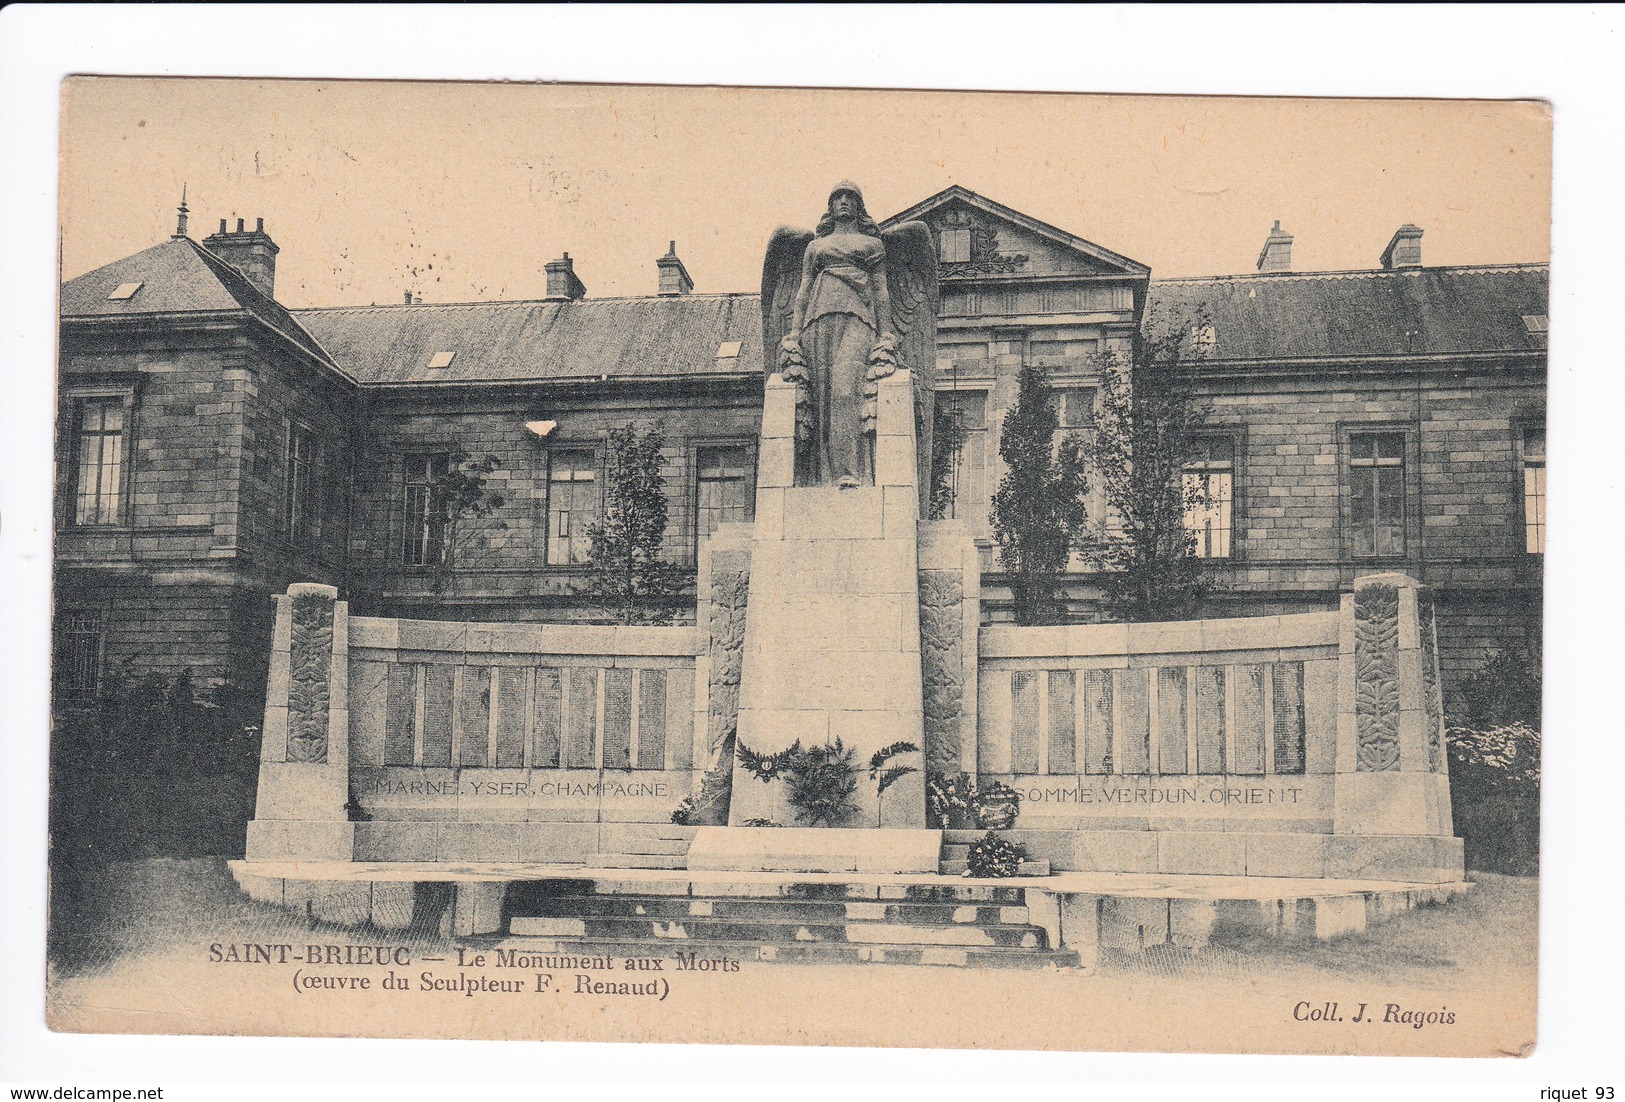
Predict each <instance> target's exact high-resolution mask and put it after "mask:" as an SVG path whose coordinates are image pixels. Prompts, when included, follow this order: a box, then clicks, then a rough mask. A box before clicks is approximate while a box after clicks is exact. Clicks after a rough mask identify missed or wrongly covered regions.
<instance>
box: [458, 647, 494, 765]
mask: <svg viewBox="0 0 1625 1102" xmlns="http://www.w3.org/2000/svg"><path fill="white" fill-rule="evenodd" d="M457 720H458V727H459V734H460V735H461V736H462V737H461V742H460V744H459V746H458V749H457V760H458V762H459V763H460V764H462V765H467V766H472V767H474V768H477V769H478V768H484V766H485V763H486V759H487V758H488V757H489V756H490V753H491V667H490V666H466V667H464V669H463V688H462V692H461V693H459V694H458V701H457Z"/></svg>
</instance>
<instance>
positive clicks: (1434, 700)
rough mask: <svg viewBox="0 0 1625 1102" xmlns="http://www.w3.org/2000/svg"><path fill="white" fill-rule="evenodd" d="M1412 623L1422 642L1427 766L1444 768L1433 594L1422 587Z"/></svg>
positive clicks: (1442, 709) (1442, 717)
mask: <svg viewBox="0 0 1625 1102" xmlns="http://www.w3.org/2000/svg"><path fill="white" fill-rule="evenodd" d="M1416 626H1417V631H1418V633H1419V634H1420V636H1421V642H1422V707H1423V709H1424V710H1425V711H1426V713H1427V751H1428V767H1429V768H1430V769H1432V770H1433V772H1435V773H1443V772H1446V766H1445V752H1444V702H1443V700H1442V699H1441V697H1440V693H1439V645H1438V629H1437V627H1436V625H1435V618H1434V614H1433V594H1431V593H1428V592H1426V591H1423V592H1421V593H1418V594H1417V597H1416Z"/></svg>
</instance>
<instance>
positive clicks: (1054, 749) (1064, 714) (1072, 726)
mask: <svg viewBox="0 0 1625 1102" xmlns="http://www.w3.org/2000/svg"><path fill="white" fill-rule="evenodd" d="M1076 695H1077V680H1076V677H1075V675H1074V674H1073V672H1072V671H1071V670H1051V671H1050V672H1049V771H1050V772H1051V773H1076V772H1077V771H1078V751H1077V739H1078V727H1077V717H1076V715H1075V711H1076V704H1075V698H1076Z"/></svg>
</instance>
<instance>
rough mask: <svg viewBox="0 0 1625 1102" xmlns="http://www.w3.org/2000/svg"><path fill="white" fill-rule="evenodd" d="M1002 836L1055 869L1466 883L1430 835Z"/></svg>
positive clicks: (953, 840) (965, 833) (962, 836)
mask: <svg viewBox="0 0 1625 1102" xmlns="http://www.w3.org/2000/svg"><path fill="white" fill-rule="evenodd" d="M984 833H985V832H984V831H972V830H950V831H947V832H946V836H945V841H946V842H947V843H948V845H949V846H956V845H964V844H968V843H970V842H974V841H975V840H976V839H978V838H980V837H981V836H982V835H983V834H984ZM1000 835H1001V837H1004V838H1007V839H1009V840H1010V841H1012V842H1016V843H1018V844H1020V845H1021V846H1022V847H1023V848H1024V849H1025V850H1026V852H1027V856H1028V857H1029V858H1030V859H1033V860H1036V861H1047V862H1049V864H1050V867H1051V869H1053V870H1054V871H1056V872H1124V873H1141V874H1170V875H1189V876H1274V877H1287V878H1291V879H1303V880H1324V879H1330V880H1391V881H1398V882H1401V883H1411V884H1452V883H1456V882H1457V881H1460V880H1461V879H1462V877H1463V869H1464V866H1463V863H1462V846H1461V839H1460V838H1450V837H1439V836H1432V835H1403V834H1315V833H1309V832H1303V831H1277V830H1127V829H1123V830H1022V829H1020V828H1017V829H1015V830H1010V831H1001V832H1000Z"/></svg>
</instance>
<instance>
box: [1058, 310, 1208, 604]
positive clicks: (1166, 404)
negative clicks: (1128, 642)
mask: <svg viewBox="0 0 1625 1102" xmlns="http://www.w3.org/2000/svg"><path fill="white" fill-rule="evenodd" d="M1211 333H1212V327H1211V326H1210V325H1209V324H1208V322H1207V320H1206V317H1205V315H1202V314H1200V313H1199V314H1198V315H1197V316H1196V317H1195V318H1194V319H1191V320H1186V319H1184V318H1179V319H1175V320H1174V321H1173V322H1171V323H1169V324H1160V325H1159V324H1157V323H1155V322H1149V323H1148V324H1147V331H1146V332H1145V333H1142V335H1141V338H1140V340H1139V341H1138V343H1137V347H1136V350H1135V354H1134V355H1133V356H1132V357H1131V358H1127V359H1125V358H1124V357H1121V356H1111V355H1108V356H1106V357H1103V359H1102V368H1103V370H1102V373H1101V374H1102V386H1101V392H1100V400H1099V403H1098V406H1097V409H1096V418H1095V432H1094V435H1093V437H1092V439H1091V440H1090V442H1089V445H1088V449H1087V451H1088V456H1089V460H1090V462H1091V464H1092V466H1093V469H1094V472H1095V476H1096V477H1097V478H1099V479H1100V481H1101V486H1102V489H1103V490H1104V496H1105V503H1106V508H1107V516H1108V518H1109V523H1102V524H1100V525H1098V526H1097V539H1098V550H1099V555H1100V561H1101V566H1103V567H1104V568H1105V570H1106V575H1105V579H1104V582H1105V599H1106V606H1107V609H1108V611H1110V612H1111V613H1112V615H1114V616H1115V617H1117V618H1118V619H1121V620H1178V619H1183V618H1187V617H1190V616H1192V615H1194V614H1195V612H1196V610H1197V609H1198V608H1199V607H1200V605H1201V603H1202V600H1203V599H1204V598H1205V597H1206V596H1207V594H1208V592H1209V591H1210V589H1211V588H1212V579H1211V578H1210V577H1209V576H1208V573H1207V571H1206V570H1205V569H1204V568H1203V565H1202V560H1201V559H1200V558H1198V557H1197V556H1196V539H1195V535H1194V533H1192V532H1190V531H1188V530H1187V529H1186V527H1185V517H1186V514H1187V511H1188V510H1190V509H1193V508H1197V507H1200V506H1202V505H1204V504H1206V499H1205V496H1204V491H1203V489H1202V487H1201V484H1200V483H1199V482H1197V481H1196V480H1194V479H1191V480H1188V479H1186V478H1185V477H1184V474H1185V465H1186V464H1187V463H1188V462H1189V461H1190V460H1191V459H1192V458H1193V456H1194V453H1195V444H1196V438H1197V436H1198V435H1200V433H1201V430H1202V428H1203V427H1204V425H1205V424H1206V421H1207V417H1208V415H1209V407H1208V406H1207V404H1206V403H1205V402H1203V401H1202V400H1200V398H1199V397H1198V396H1197V394H1196V392H1195V387H1194V382H1195V375H1194V371H1193V366H1194V364H1195V362H1196V361H1197V360H1199V359H1200V357H1201V355H1202V350H1203V347H1204V344H1203V339H1204V337H1205V336H1209V335H1211Z"/></svg>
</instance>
